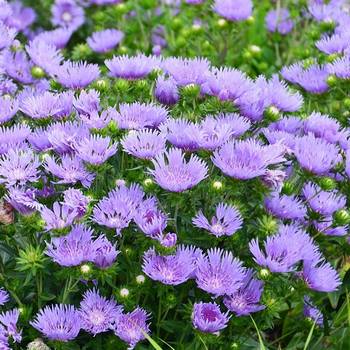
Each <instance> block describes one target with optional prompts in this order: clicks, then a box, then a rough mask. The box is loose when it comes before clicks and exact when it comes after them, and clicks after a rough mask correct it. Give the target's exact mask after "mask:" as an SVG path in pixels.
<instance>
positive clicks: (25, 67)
mask: <svg viewBox="0 0 350 350" xmlns="http://www.w3.org/2000/svg"><path fill="white" fill-rule="evenodd" d="M3 66H4V70H5V72H6V74H7V75H8V76H9V77H10V78H12V79H14V80H16V81H18V82H20V83H22V84H31V83H33V82H34V79H33V77H32V73H31V69H32V65H31V63H30V62H29V60H28V58H27V56H26V54H25V52H24V51H19V50H17V51H15V52H12V51H9V50H8V51H6V52H5V53H4V56H3Z"/></svg>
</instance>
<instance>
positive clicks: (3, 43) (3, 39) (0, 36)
mask: <svg viewBox="0 0 350 350" xmlns="http://www.w3.org/2000/svg"><path fill="white" fill-rule="evenodd" d="M0 11H1V10H0ZM16 34H17V32H16V30H15V29H14V28H9V27H7V26H5V25H4V23H3V22H1V21H0V51H1V50H3V49H5V48H8V47H10V46H11V45H12V43H13V40H14V39H15V36H16Z"/></svg>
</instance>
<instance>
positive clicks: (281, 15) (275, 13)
mask: <svg viewBox="0 0 350 350" xmlns="http://www.w3.org/2000/svg"><path fill="white" fill-rule="evenodd" d="M265 23H266V27H267V29H268V31H269V32H278V33H280V34H282V35H286V34H288V33H289V32H291V31H292V29H293V27H294V22H293V20H292V19H291V18H290V13H289V11H288V9H286V8H284V7H282V8H279V9H277V10H270V11H269V12H268V13H267V15H266V17H265Z"/></svg>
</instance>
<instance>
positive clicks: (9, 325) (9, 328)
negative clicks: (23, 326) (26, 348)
mask: <svg viewBox="0 0 350 350" xmlns="http://www.w3.org/2000/svg"><path fill="white" fill-rule="evenodd" d="M18 318H19V310H18V309H12V310H10V311H6V312H2V313H1V314H0V324H1V326H2V327H1V333H2V332H4V333H5V336H6V337H7V339H9V338H12V340H13V341H14V342H16V343H20V342H21V341H22V331H21V330H19V329H18V328H17V322H18ZM0 345H1V343H0ZM9 349H10V348H9Z"/></svg>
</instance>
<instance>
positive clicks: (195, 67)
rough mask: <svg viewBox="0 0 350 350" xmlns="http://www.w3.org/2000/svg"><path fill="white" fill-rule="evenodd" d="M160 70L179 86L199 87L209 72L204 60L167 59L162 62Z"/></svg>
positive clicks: (206, 61) (207, 64) (206, 62)
mask: <svg viewBox="0 0 350 350" xmlns="http://www.w3.org/2000/svg"><path fill="white" fill-rule="evenodd" d="M162 69H163V70H164V71H165V72H166V73H168V74H169V75H170V76H172V78H173V79H174V80H175V82H176V84H178V85H179V86H186V85H190V84H197V85H201V84H202V83H204V82H205V80H206V74H207V72H208V71H209V61H208V60H207V59H206V58H182V57H169V58H167V59H165V60H164V61H163V62H162Z"/></svg>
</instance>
